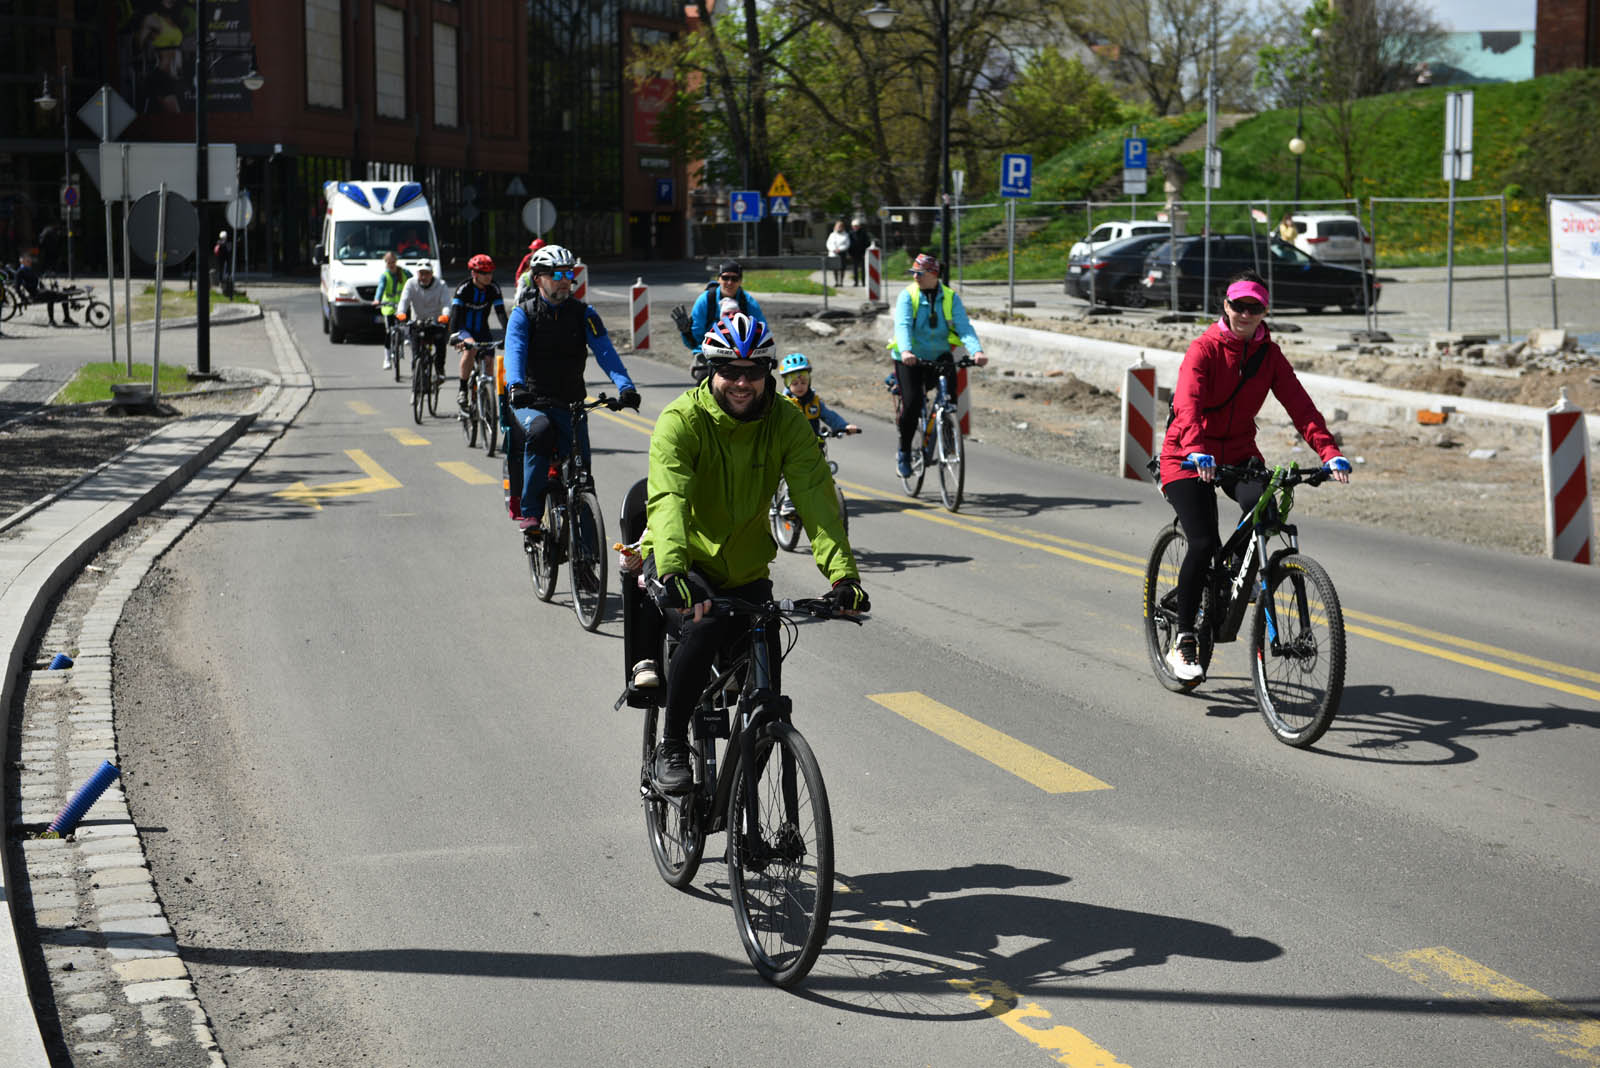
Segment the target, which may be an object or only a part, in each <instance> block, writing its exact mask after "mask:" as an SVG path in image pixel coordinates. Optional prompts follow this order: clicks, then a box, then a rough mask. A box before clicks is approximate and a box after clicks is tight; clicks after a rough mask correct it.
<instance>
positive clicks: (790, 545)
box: [769, 479, 800, 553]
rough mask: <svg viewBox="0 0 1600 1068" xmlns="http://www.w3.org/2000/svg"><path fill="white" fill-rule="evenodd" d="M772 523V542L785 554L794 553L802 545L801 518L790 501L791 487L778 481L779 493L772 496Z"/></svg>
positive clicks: (780, 480)
mask: <svg viewBox="0 0 1600 1068" xmlns="http://www.w3.org/2000/svg"><path fill="white" fill-rule="evenodd" d="M769 518H770V520H771V523H772V540H773V541H775V542H777V543H778V548H780V549H782V550H783V551H784V552H791V553H792V552H794V547H795V546H796V545H799V544H800V517H799V516H797V515H795V512H794V502H793V501H791V500H790V499H789V485H788V483H786V482H784V481H783V480H782V479H779V480H778V489H777V492H776V493H774V494H773V495H772V505H771V511H770V516H769Z"/></svg>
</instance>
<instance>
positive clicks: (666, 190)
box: [656, 178, 673, 205]
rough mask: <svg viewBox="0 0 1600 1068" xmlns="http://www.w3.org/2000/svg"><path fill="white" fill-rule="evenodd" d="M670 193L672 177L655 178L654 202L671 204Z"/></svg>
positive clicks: (671, 190)
mask: <svg viewBox="0 0 1600 1068" xmlns="http://www.w3.org/2000/svg"><path fill="white" fill-rule="evenodd" d="M672 193H673V189H672V179H671V178H657V179H656V203H657V204H663V205H665V204H671V203H672V200H673V196H672Z"/></svg>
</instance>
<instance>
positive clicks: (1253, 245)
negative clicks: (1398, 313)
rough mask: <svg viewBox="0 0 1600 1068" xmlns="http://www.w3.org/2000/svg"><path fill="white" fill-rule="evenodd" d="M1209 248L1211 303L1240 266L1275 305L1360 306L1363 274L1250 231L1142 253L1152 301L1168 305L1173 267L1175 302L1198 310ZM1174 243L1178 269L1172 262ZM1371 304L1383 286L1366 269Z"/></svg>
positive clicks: (1183, 240) (1217, 303) (1218, 302)
mask: <svg viewBox="0 0 1600 1068" xmlns="http://www.w3.org/2000/svg"><path fill="white" fill-rule="evenodd" d="M1208 242H1209V244H1210V246H1211V290H1212V294H1213V295H1212V300H1211V302H1210V306H1211V307H1212V308H1213V309H1220V308H1221V306H1222V296H1221V294H1222V289H1223V283H1224V282H1226V281H1227V279H1228V278H1230V277H1232V276H1233V275H1235V274H1237V273H1238V272H1240V271H1244V270H1254V271H1257V272H1259V273H1260V275H1261V277H1262V278H1265V279H1266V280H1267V284H1268V286H1269V287H1270V289H1271V291H1272V306H1273V307H1274V308H1284V307H1291V308H1304V309H1306V310H1307V311H1309V312H1319V311H1321V310H1322V309H1323V308H1326V307H1328V306H1329V305H1334V304H1337V305H1338V306H1339V308H1340V310H1341V311H1345V312H1359V311H1361V310H1362V302H1361V288H1362V277H1363V272H1362V271H1361V270H1360V269H1358V268H1354V267H1343V266H1340V265H1339V264H1336V263H1324V262H1322V261H1321V260H1319V259H1316V258H1315V257H1312V256H1307V255H1306V254H1305V253H1304V252H1301V251H1300V250H1299V249H1297V248H1295V247H1294V246H1293V245H1285V244H1284V243H1283V242H1281V241H1277V240H1271V241H1269V240H1268V239H1267V238H1266V237H1265V236H1259V237H1251V236H1250V235H1249V234H1213V235H1212V236H1211V237H1210V238H1200V237H1180V238H1178V239H1177V240H1176V242H1172V241H1162V242H1160V243H1159V244H1157V245H1154V246H1153V247H1152V248H1151V249H1150V250H1149V252H1147V253H1146V254H1145V260H1144V287H1145V295H1146V298H1147V300H1148V302H1149V303H1151V304H1169V303H1171V297H1170V296H1169V294H1170V292H1171V278H1170V277H1169V274H1168V272H1169V271H1172V270H1176V272H1177V279H1178V305H1179V307H1180V308H1198V307H1200V306H1201V296H1202V293H1203V286H1204V284H1205V255H1206V252H1205V249H1206V244H1207V243H1208ZM1174 244H1175V245H1176V267H1175V268H1174V267H1172V266H1170V264H1171V263H1172V260H1173V256H1174V250H1173V246H1174ZM1364 274H1365V278H1366V285H1367V293H1368V295H1369V303H1370V304H1372V305H1376V304H1377V303H1378V294H1379V292H1380V291H1381V289H1382V286H1381V285H1380V284H1379V283H1378V280H1377V277H1376V276H1375V275H1374V274H1373V273H1372V272H1371V271H1370V270H1369V271H1366V272H1364Z"/></svg>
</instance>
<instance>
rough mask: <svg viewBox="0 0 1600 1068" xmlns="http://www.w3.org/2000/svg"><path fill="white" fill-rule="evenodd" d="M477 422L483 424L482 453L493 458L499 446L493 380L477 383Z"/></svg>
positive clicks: (498, 412)
mask: <svg viewBox="0 0 1600 1068" xmlns="http://www.w3.org/2000/svg"><path fill="white" fill-rule="evenodd" d="M478 421H479V422H481V423H482V424H483V451H484V452H486V453H488V454H489V456H491V457H493V456H494V455H495V450H496V448H497V447H498V446H499V444H500V410H499V405H498V404H496V403H495V395H494V380H493V379H488V378H485V379H484V380H483V381H481V382H479V383H478Z"/></svg>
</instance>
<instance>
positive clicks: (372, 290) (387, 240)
mask: <svg viewBox="0 0 1600 1068" xmlns="http://www.w3.org/2000/svg"><path fill="white" fill-rule="evenodd" d="M322 198H323V199H324V200H325V201H327V204H328V208H327V211H326V212H325V213H324V214H323V216H322V241H321V242H320V243H319V244H318V245H317V247H316V248H314V249H312V251H311V260H312V262H313V263H317V264H320V265H321V267H322V332H323V333H324V334H327V335H328V340H330V341H332V342H333V343H334V344H336V345H337V344H339V343H341V342H343V341H344V339H345V338H346V337H347V336H348V335H350V334H352V333H356V332H360V331H368V330H372V329H373V328H376V329H378V330H382V329H383V314H382V313H381V312H379V311H378V309H377V307H376V306H374V305H373V304H372V300H373V298H374V297H376V296H377V293H378V282H379V280H380V279H381V277H382V275H383V256H384V253H386V252H393V253H394V254H395V255H396V256H397V257H399V260H400V266H402V267H404V268H405V269H406V270H407V271H409V272H410V273H411V274H412V275H413V276H414V275H415V274H416V273H417V268H419V267H422V266H428V267H432V268H433V273H434V277H436V278H437V279H438V280H439V281H438V283H436V284H443V283H444V275H443V274H442V273H441V272H440V269H439V268H440V263H439V235H438V234H437V233H435V232H434V229H433V213H432V212H431V211H429V210H428V198H427V197H425V196H423V194H422V185H421V184H420V183H418V182H324V183H323V184H322Z"/></svg>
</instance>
